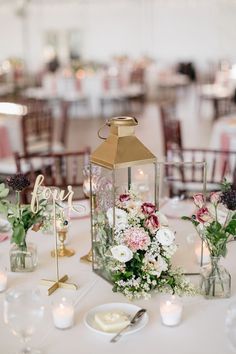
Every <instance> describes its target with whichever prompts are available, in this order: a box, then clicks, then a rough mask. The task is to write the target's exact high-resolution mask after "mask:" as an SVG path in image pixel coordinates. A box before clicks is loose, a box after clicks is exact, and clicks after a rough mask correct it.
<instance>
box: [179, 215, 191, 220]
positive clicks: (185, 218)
mask: <svg viewBox="0 0 236 354" xmlns="http://www.w3.org/2000/svg"><path fill="white" fill-rule="evenodd" d="M181 219H182V220H188V221H192V218H190V217H189V216H182V217H181Z"/></svg>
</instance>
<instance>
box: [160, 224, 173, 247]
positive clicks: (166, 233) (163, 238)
mask: <svg viewBox="0 0 236 354" xmlns="http://www.w3.org/2000/svg"><path fill="white" fill-rule="evenodd" d="M156 238H157V240H158V242H159V243H160V244H161V245H163V246H169V245H171V244H172V243H173V242H174V239H175V234H174V233H173V231H171V230H170V229H168V228H167V227H163V228H161V229H159V230H158V231H157V233H156Z"/></svg>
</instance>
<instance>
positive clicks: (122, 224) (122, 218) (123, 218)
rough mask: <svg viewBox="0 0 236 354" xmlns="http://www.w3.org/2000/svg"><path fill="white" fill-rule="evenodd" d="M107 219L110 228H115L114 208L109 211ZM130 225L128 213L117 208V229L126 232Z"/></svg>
mask: <svg viewBox="0 0 236 354" xmlns="http://www.w3.org/2000/svg"><path fill="white" fill-rule="evenodd" d="M107 218H108V222H109V226H110V227H113V208H109V209H108V210H107ZM127 225H128V215H127V213H126V211H124V210H122V209H119V208H115V228H116V229H118V230H124V229H125V228H126V226H127Z"/></svg>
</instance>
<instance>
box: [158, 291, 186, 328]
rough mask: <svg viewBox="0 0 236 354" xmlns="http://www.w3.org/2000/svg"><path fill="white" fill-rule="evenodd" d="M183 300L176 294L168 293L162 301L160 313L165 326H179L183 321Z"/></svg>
mask: <svg viewBox="0 0 236 354" xmlns="http://www.w3.org/2000/svg"><path fill="white" fill-rule="evenodd" d="M182 312H183V304H182V301H181V300H180V299H179V298H178V297H177V296H175V295H166V296H164V297H163V298H162V299H161V302H160V314H161V319H162V323H163V324H164V325H165V326H177V325H178V324H179V323H180V322H181V318H182Z"/></svg>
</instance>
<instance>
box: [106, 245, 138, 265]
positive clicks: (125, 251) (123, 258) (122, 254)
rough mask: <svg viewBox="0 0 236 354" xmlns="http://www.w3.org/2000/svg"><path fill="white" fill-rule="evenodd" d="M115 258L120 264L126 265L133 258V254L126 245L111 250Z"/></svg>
mask: <svg viewBox="0 0 236 354" xmlns="http://www.w3.org/2000/svg"><path fill="white" fill-rule="evenodd" d="M111 253H112V256H113V258H115V259H117V260H118V261H119V262H122V263H125V262H128V261H130V260H131V259H132V258H133V252H132V251H131V250H130V249H129V248H128V247H126V246H124V245H119V246H114V247H112V248H111Z"/></svg>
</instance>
